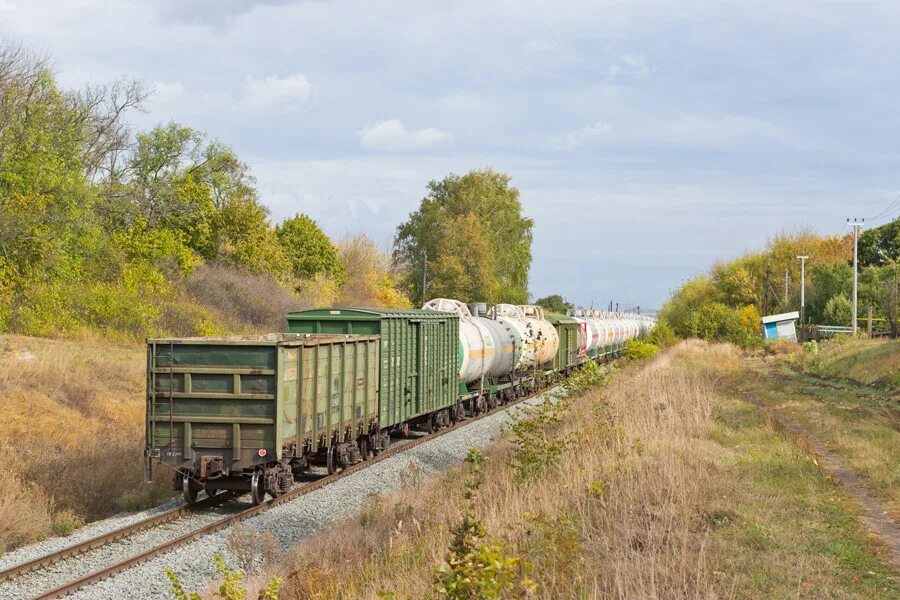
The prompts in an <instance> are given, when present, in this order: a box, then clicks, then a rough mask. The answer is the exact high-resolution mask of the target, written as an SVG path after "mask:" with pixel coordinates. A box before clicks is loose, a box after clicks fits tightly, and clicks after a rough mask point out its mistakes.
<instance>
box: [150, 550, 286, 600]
mask: <svg viewBox="0 0 900 600" xmlns="http://www.w3.org/2000/svg"><path fill="white" fill-rule="evenodd" d="M216 570H217V571H218V572H219V576H220V577H221V578H222V583H221V584H220V585H219V589H218V590H217V591H216V596H218V597H220V598H224V599H225V600H245V598H246V597H247V590H246V588H245V587H244V574H243V573H242V572H241V571H231V570H229V569H228V567H226V566H225V561H224V560H223V559H222V555H221V554H219V553H218V552H217V553H216ZM165 573H166V577H168V578H169V582H170V583H171V584H172V596H174V597H175V600H202V598H201V597H200V594H198V593H197V592H188V591H186V590H185V589H184V586H183V585H182V584H181V580H180V579H178V575H176V574H175V572H174V571H173V570H172V569H169V568H166V569H165ZM281 583H282V581H281V579H280V578H278V577H274V578H272V579H271V580H270V581H269V583H268V585H266V588H265V589H264V590H263V591H262V592H260V594H259V598H260V600H278V592H279V591H280V590H281Z"/></svg>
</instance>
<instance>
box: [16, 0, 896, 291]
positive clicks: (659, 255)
mask: <svg viewBox="0 0 900 600" xmlns="http://www.w3.org/2000/svg"><path fill="white" fill-rule="evenodd" d="M0 34H3V35H5V36H11V37H13V38H14V39H18V40H21V41H23V42H25V43H26V44H28V45H31V46H32V47H34V48H37V49H39V50H44V51H46V52H48V53H50V54H52V55H53V57H54V58H55V62H56V65H57V69H58V73H59V78H60V80H61V81H62V83H63V84H64V85H66V86H70V87H75V86H79V85H81V84H83V83H86V82H104V81H109V80H113V79H116V78H120V77H129V78H138V79H142V80H144V81H146V82H147V84H148V85H150V86H153V87H155V88H156V95H155V97H154V99H153V101H152V102H151V103H150V104H149V105H148V107H147V112H146V114H143V115H133V117H132V118H133V120H134V121H135V123H136V124H138V125H139V126H140V127H150V126H152V125H154V124H156V123H159V122H167V121H170V120H176V121H179V122H182V123H185V124H187V125H190V126H193V127H196V128H199V129H202V130H205V131H207V132H208V133H209V134H210V135H211V136H213V137H215V138H218V139H219V140H221V141H223V142H225V143H227V144H229V145H231V146H232V147H234V148H235V149H236V151H237V152H238V154H239V155H240V156H241V157H242V158H243V159H244V160H246V161H247V162H248V163H249V164H250V165H251V166H252V169H253V173H254V174H255V176H256V178H257V180H258V187H259V189H260V193H261V198H262V201H263V202H264V203H265V204H266V205H268V206H269V208H270V209H271V211H272V216H273V219H275V220H276V221H278V220H281V219H283V218H285V217H287V216H291V215H293V214H294V213H296V212H305V213H307V214H309V215H311V216H312V217H313V218H315V219H316V220H317V221H318V222H319V223H320V224H321V225H322V226H323V228H324V229H325V230H326V232H327V233H329V234H330V235H332V236H334V237H341V236H343V235H346V234H349V233H356V232H359V231H364V232H366V233H368V234H369V235H371V236H372V237H373V238H375V239H376V240H377V241H378V242H379V243H380V244H381V245H382V246H384V247H388V246H389V244H390V242H391V239H392V237H393V232H394V229H395V227H396V226H397V224H398V223H400V222H401V221H402V220H404V219H405V218H406V216H407V215H408V213H409V212H410V211H411V210H414V209H415V208H416V206H417V205H418V202H419V200H420V199H421V197H422V195H423V193H424V190H425V184H426V183H427V182H428V181H429V180H430V179H435V178H441V177H443V176H444V175H446V174H447V173H450V172H456V173H464V172H466V171H468V170H470V169H473V168H482V167H487V166H491V167H493V168H495V169H498V170H501V171H504V172H507V173H509V174H510V175H511V176H512V178H513V183H514V184H515V185H516V186H517V187H518V188H519V190H520V191H521V199H522V204H523V206H524V210H525V213H526V214H527V215H529V216H531V217H533V218H534V220H535V232H534V234H535V235H534V246H533V254H534V262H533V266H532V271H531V284H530V288H531V291H532V293H533V294H534V295H535V296H543V295H545V294H549V293H562V294H563V295H565V296H566V297H567V298H569V299H571V300H573V301H575V302H577V303H582V304H590V303H591V302H595V303H597V304H605V303H606V302H607V301H608V300H609V299H610V298H613V299H616V300H619V301H621V302H623V303H624V302H627V303H633V304H640V305H642V306H645V307H647V306H650V307H658V306H659V305H660V303H661V302H662V301H663V300H664V299H665V297H666V296H667V295H668V293H669V292H670V290H671V289H672V288H674V287H675V286H677V285H678V284H679V283H680V282H681V281H682V280H683V279H685V278H687V277H689V276H691V275H692V274H695V273H697V272H698V271H701V270H705V269H706V268H707V267H708V266H709V265H710V263H712V262H713V261H715V260H717V259H724V258H730V257H734V256H736V255H738V254H740V253H742V252H744V251H745V250H748V249H754V248H759V247H760V246H761V245H762V244H764V243H765V240H766V239H767V238H768V237H769V236H770V235H771V234H773V233H776V232H778V231H780V230H793V229H796V228H803V227H811V228H813V229H815V230H816V231H818V232H819V233H831V232H840V231H841V230H842V228H843V227H844V221H845V219H846V217H848V216H858V217H869V216H872V215H875V214H877V213H879V212H881V211H882V209H883V208H884V207H885V206H886V205H888V204H889V203H890V202H891V201H892V200H893V199H894V197H895V196H896V195H897V193H898V192H900V169H898V166H900V154H898V143H897V142H898V139H900V111H898V108H900V102H898V100H900V79H898V74H900V5H898V3H895V2H884V3H869V2H822V1H809V2H804V1H800V0H792V1H791V2H784V3H781V2H779V3H771V4H767V3H760V2H749V1H748V2H725V1H722V0H717V1H711V2H701V1H696V2H676V1H668V2H655V3H644V2H638V1H635V0H628V1H607V2H565V1H563V0H556V1H548V2H538V1H527V0H518V1H515V2H513V1H506V2H489V1H487V0H482V1H478V2H467V1H454V2H446V1H441V2H431V1H428V0H408V1H407V0H394V1H391V2H377V1H374V0H358V1H350V0H348V1H334V2H326V1H314V0H297V1H290V0H281V1H278V0H269V1H265V0H263V1H256V2H254V1H252V0H200V1H195V2H191V1H190V0H158V1H155V2H153V1H149V0H146V1H141V2H137V1H133V2H129V1H126V0H108V1H107V0H56V1H41V0H0Z"/></svg>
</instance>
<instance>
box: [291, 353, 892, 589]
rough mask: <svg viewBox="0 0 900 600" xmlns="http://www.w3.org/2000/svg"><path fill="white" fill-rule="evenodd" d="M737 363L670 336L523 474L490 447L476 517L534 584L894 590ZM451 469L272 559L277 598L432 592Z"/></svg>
mask: <svg viewBox="0 0 900 600" xmlns="http://www.w3.org/2000/svg"><path fill="white" fill-rule="evenodd" d="M747 375H748V373H747V372H746V371H745V366H744V364H743V363H742V361H741V359H740V358H739V357H738V354H737V353H736V352H735V351H734V350H733V349H730V348H727V347H721V346H720V347H715V348H709V347H706V346H705V345H691V346H683V347H680V348H678V349H676V350H674V351H670V352H669V353H668V354H666V355H664V356H662V357H660V358H659V359H657V360H656V361H654V362H653V363H651V364H650V365H649V366H645V367H642V368H638V367H635V366H631V367H629V368H627V369H626V370H625V371H624V372H622V373H621V374H619V375H618V376H617V377H616V379H615V381H613V383H612V384H610V385H609V386H607V387H605V388H602V389H594V390H592V391H589V392H588V393H586V394H584V395H583V396H581V397H580V398H578V399H577V400H576V401H575V402H574V403H573V405H572V406H571V407H570V408H569V409H568V414H567V418H566V420H565V422H564V423H563V424H562V425H552V424H550V423H549V422H547V423H542V424H540V426H541V428H543V429H544V431H545V432H546V435H547V438H546V439H547V440H549V441H551V442H552V441H553V440H559V439H563V437H564V436H571V439H573V440H575V443H574V445H572V446H570V447H569V450H567V451H566V452H565V453H563V455H562V456H561V458H560V459H559V461H558V462H557V463H556V464H554V465H549V466H545V467H543V468H539V469H538V474H537V476H536V477H535V478H533V479H531V480H530V481H528V482H525V483H523V482H521V481H518V480H517V478H516V470H515V469H514V468H513V467H512V466H511V464H510V461H511V460H513V459H515V458H516V457H517V456H518V458H519V459H521V458H522V455H521V454H519V455H517V454H516V453H515V450H514V446H512V445H510V444H509V443H508V442H504V443H500V444H498V445H496V446H495V447H493V448H492V449H491V450H490V451H489V452H488V453H487V454H488V459H489V464H488V467H487V469H488V470H487V473H488V476H487V477H486V478H485V479H484V482H483V484H482V486H481V489H479V491H478V495H477V500H476V503H475V507H476V513H475V514H476V516H477V517H478V519H479V520H480V521H481V522H482V523H483V524H484V526H485V528H486V530H487V532H488V536H489V538H490V539H491V540H493V541H495V542H497V543H499V544H501V546H502V548H503V552H504V553H506V554H507V556H514V557H520V558H521V559H523V560H524V561H526V562H528V563H530V564H531V565H532V566H531V568H530V570H529V573H528V577H530V578H531V579H533V580H534V582H535V583H536V584H537V586H538V587H537V588H536V590H535V592H534V594H535V596H537V597H544V598H563V597H604V598H611V597H622V598H624V597H631V598H636V597H694V598H714V597H739V598H797V597H801V598H867V599H868V598H893V597H896V594H897V592H898V587H897V585H898V583H897V577H898V573H897V572H896V571H894V570H891V569H890V568H888V567H886V566H885V564H884V563H883V561H882V560H881V559H880V558H879V556H878V553H879V551H880V550H881V549H880V548H879V547H878V546H877V543H876V542H874V541H873V540H871V539H870V538H869V537H868V535H867V534H866V533H865V532H864V531H863V530H862V528H861V527H860V526H859V525H858V523H857V522H856V519H855V516H856V515H857V514H858V510H859V509H858V507H857V506H856V504H855V503H854V502H853V501H852V500H851V499H850V498H849V497H848V496H847V495H846V494H845V493H844V492H843V491H842V489H841V488H839V487H837V486H836V485H834V484H833V483H832V482H831V480H830V479H829V478H828V477H827V476H826V475H824V474H823V473H822V472H821V471H820V469H819V468H818V466H817V465H816V463H815V462H814V460H813V457H812V456H810V455H809V454H808V453H807V452H806V450H805V449H804V448H802V447H800V446H798V445H797V444H795V443H794V442H793V441H791V440H789V439H786V438H785V437H784V436H783V435H782V434H781V433H780V430H779V429H778V428H776V427H774V426H773V425H772V424H771V423H770V422H768V421H767V420H766V419H764V418H763V417H761V416H760V414H759V413H758V412H757V411H756V410H755V409H754V408H753V407H752V406H750V405H748V404H746V403H745V402H742V401H740V400H737V399H735V396H734V394H732V393H731V392H730V391H729V390H730V389H731V386H733V385H735V384H736V383H737V382H739V381H741V380H745V379H746V378H747ZM411 479H415V478H411ZM463 481H464V473H463V472H462V471H461V470H457V471H453V472H451V473H449V474H447V475H445V476H442V477H437V478H432V479H429V480H427V481H425V482H423V483H421V484H419V485H414V486H410V487H409V488H408V489H407V490H406V491H404V492H402V493H399V494H397V495H394V496H391V497H388V498H378V499H373V501H372V502H371V504H370V507H369V508H368V509H367V510H366V511H365V512H364V513H363V514H362V515H360V516H359V517H358V518H356V519H353V520H348V521H347V522H345V523H343V524H341V525H339V526H338V527H336V528H335V529H333V530H331V531H329V532H327V533H325V534H323V535H322V536H320V537H318V538H316V539H314V540H312V541H310V542H309V543H307V544H306V545H304V546H301V547H300V548H299V549H298V550H297V551H296V552H295V554H294V555H293V556H292V557H291V558H290V559H289V560H287V561H286V565H282V566H281V567H278V568H276V569H274V570H275V571H277V570H279V569H281V570H282V571H285V570H286V571H287V572H289V573H290V572H293V574H291V575H289V577H288V582H287V586H286V589H285V590H284V593H283V594H282V597H283V598H377V597H391V596H379V593H380V592H384V591H385V590H387V591H391V592H394V593H396V596H395V597H396V598H406V597H408V596H411V597H416V598H421V597H428V596H429V595H432V594H433V581H434V577H433V573H434V568H435V566H436V565H438V564H440V563H442V562H443V561H444V559H445V556H446V553H447V548H448V543H449V541H450V539H451V530H452V529H453V528H454V527H456V524H457V523H458V522H459V520H460V514H461V508H462V507H463V506H464V504H465V502H464V500H463V499H462V494H463V489H464V485H463Z"/></svg>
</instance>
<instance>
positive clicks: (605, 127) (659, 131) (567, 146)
mask: <svg viewBox="0 0 900 600" xmlns="http://www.w3.org/2000/svg"><path fill="white" fill-rule="evenodd" d="M612 121H613V122H614V123H615V125H612V124H610V123H608V122H606V121H597V122H596V123H593V124H591V125H586V126H584V127H580V128H578V129H575V130H573V131H569V132H567V133H564V134H561V135H557V136H553V137H551V138H550V141H549V143H548V144H547V146H548V147H549V148H550V149H551V150H569V151H571V150H576V149H578V148H582V147H585V146H592V145H618V144H626V145H631V144H649V145H651V146H657V147H660V148H662V147H684V148H719V149H731V148H744V147H748V148H749V147H752V146H753V145H754V144H759V143H765V144H778V145H784V144H791V143H792V141H791V139H790V138H789V137H788V136H787V134H786V133H785V132H784V131H783V130H782V129H781V128H779V127H778V126H776V125H773V124H771V123H768V122H766V121H763V120H762V119H758V118H756V117H748V116H744V115H697V114H689V113H682V114H677V115H666V116H659V115H651V114H646V113H640V112H637V111H624V112H620V113H619V114H618V115H616V116H615V118H613V119H612Z"/></svg>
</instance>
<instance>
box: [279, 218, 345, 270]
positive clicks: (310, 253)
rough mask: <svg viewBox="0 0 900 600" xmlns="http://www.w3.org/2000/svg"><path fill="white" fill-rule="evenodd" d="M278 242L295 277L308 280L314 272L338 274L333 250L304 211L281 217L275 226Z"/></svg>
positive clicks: (323, 234)
mask: <svg viewBox="0 0 900 600" xmlns="http://www.w3.org/2000/svg"><path fill="white" fill-rule="evenodd" d="M275 235H276V237H277V238H278V243H279V244H280V245H281V247H282V248H283V249H284V252H285V254H286V255H287V258H288V260H289V261H290V263H291V270H292V272H293V275H294V276H295V277H298V278H300V279H311V278H313V277H315V276H316V275H324V276H326V277H335V276H337V277H340V276H342V275H343V272H344V268H343V266H342V265H341V261H340V260H338V256H337V249H336V248H335V247H334V244H332V243H331V240H330V239H329V238H328V236H327V235H325V233H324V232H323V231H322V230H321V229H320V228H319V226H318V225H317V224H316V222H315V221H313V220H312V219H311V218H309V217H308V216H306V215H304V214H299V213H298V214H297V215H295V216H294V217H291V218H290V219H285V220H284V221H283V222H282V223H281V224H280V225H278V226H277V227H276V228H275Z"/></svg>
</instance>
